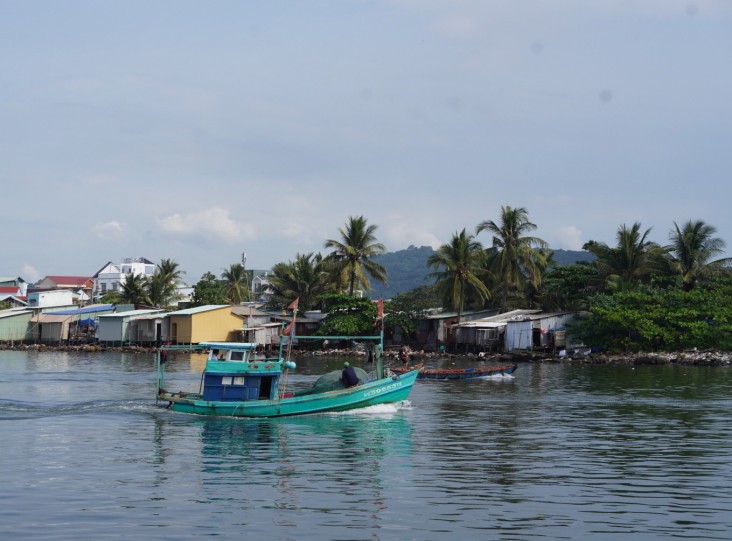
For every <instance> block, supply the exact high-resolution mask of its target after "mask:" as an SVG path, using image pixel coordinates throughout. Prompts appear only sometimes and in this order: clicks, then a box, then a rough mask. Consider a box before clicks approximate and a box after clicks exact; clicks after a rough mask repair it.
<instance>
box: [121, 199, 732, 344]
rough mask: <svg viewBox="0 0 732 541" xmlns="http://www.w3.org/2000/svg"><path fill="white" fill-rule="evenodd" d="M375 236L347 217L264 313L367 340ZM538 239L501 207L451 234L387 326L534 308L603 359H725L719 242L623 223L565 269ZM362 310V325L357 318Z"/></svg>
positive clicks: (162, 281) (203, 295) (243, 281)
mask: <svg viewBox="0 0 732 541" xmlns="http://www.w3.org/2000/svg"><path fill="white" fill-rule="evenodd" d="M377 229H378V228H377V226H376V225H374V224H369V223H368V221H367V219H366V218H365V217H363V216H353V217H349V218H348V220H347V222H346V224H345V226H344V227H342V228H340V229H339V230H338V233H339V235H338V236H337V237H335V238H332V239H327V240H325V241H324V244H323V247H324V248H325V249H326V250H329V252H327V253H325V254H321V253H315V252H311V253H307V254H296V256H295V259H294V260H291V261H287V262H280V263H277V264H276V265H274V266H273V268H272V272H271V274H270V275H268V277H267V278H268V283H269V286H268V287H269V290H268V292H267V293H268V298H269V305H270V307H271V308H274V309H284V308H285V307H287V306H289V305H290V303H292V302H293V301H294V300H295V299H299V310H300V311H306V310H310V309H321V310H323V311H324V312H326V313H327V314H328V315H327V318H326V319H327V321H326V325H324V327H325V328H327V329H331V330H332V331H335V330H337V329H345V328H348V329H349V333H355V334H359V333H361V334H369V333H373V329H372V328H369V326H370V325H371V323H370V318H371V316H372V314H371V311H372V308H369V309H368V310H366V308H365V306H370V305H368V303H366V304H364V303H363V301H362V300H359V299H360V295H357V294H358V293H359V292H362V293H364V294H365V296H366V298H367V299H368V292H369V291H370V289H371V284H372V281H376V282H380V283H387V280H388V276H387V273H386V269H385V268H384V267H383V266H382V265H381V264H379V263H377V262H376V261H374V259H375V258H376V257H377V256H379V255H382V254H384V253H385V252H386V247H385V246H384V245H383V244H382V243H381V242H379V240H378V238H377V236H376V232H377ZM536 229H537V226H536V224H534V223H533V222H532V221H531V220H530V218H529V213H528V211H527V209H525V208H514V207H510V206H502V207H501V210H500V214H499V215H498V216H497V218H496V219H489V220H485V221H483V222H481V223H479V224H477V225H476V226H475V227H474V228H473V229H472V230H469V229H468V228H463V229H461V230H460V231H456V232H455V233H454V234H453V235H452V238H451V239H450V240H449V241H448V242H447V243H445V244H444V245H442V246H440V247H439V248H438V249H437V250H436V251H435V253H434V254H432V255H431V256H430V257H429V258H428V261H427V268H426V269H425V274H426V275H427V276H428V277H429V279H430V282H431V285H429V286H425V287H420V288H418V289H416V290H414V291H410V292H406V293H398V294H396V295H395V296H394V297H393V298H392V299H390V300H389V301H388V302H387V303H386V305H385V314H386V318H385V325H387V327H388V326H390V325H391V326H394V325H397V324H398V325H399V327H400V328H401V329H402V330H403V331H404V332H405V333H407V334H408V335H409V334H410V333H414V332H416V321H417V320H418V319H419V318H420V317H422V316H423V315H424V314H425V312H426V311H427V310H428V309H430V308H435V307H442V308H444V309H448V310H454V311H455V312H456V314H457V319H458V320H460V319H461V318H462V317H463V314H464V313H465V311H466V310H476V309H482V308H497V309H499V310H501V311H507V310H511V309H516V308H540V309H544V310H548V311H581V312H584V313H586V314H589V317H583V318H580V319H579V320H578V321H576V322H575V323H573V324H572V332H573V333H575V335H576V336H577V337H580V338H581V339H583V340H584V341H585V343H587V344H592V345H597V346H598V347H601V348H603V349H606V350H620V351H627V350H633V349H639V350H640V349H649V348H666V349H679V348H683V347H700V348H706V347H717V348H725V349H728V346H729V345H730V344H728V342H729V341H730V340H731V339H730V336H732V333H730V330H731V328H730V325H732V318H731V317H729V316H728V314H727V310H726V309H725V306H727V305H732V303H729V302H726V301H727V299H729V298H730V296H729V293H731V292H732V286H731V285H730V284H732V278H731V274H730V267H729V264H730V259H729V258H724V257H720V256H721V255H722V254H723V253H724V249H725V243H724V241H723V240H722V239H720V238H718V237H716V229H715V228H714V227H713V226H711V225H709V224H707V223H705V222H704V221H701V220H689V221H688V222H686V223H684V224H681V225H679V224H676V223H674V224H673V227H672V228H671V229H670V231H669V235H668V239H669V242H668V244H666V245H660V244H657V243H654V242H652V241H650V240H649V236H650V232H651V229H650V228H648V229H644V228H643V227H642V226H641V224H640V223H638V222H636V223H633V224H631V225H627V224H623V225H620V226H619V228H618V230H617V233H616V243H615V244H614V245H607V244H605V243H602V242H598V241H593V240H590V241H589V242H587V243H585V245H584V246H583V249H584V250H586V251H588V252H589V253H591V254H592V255H593V259H592V260H591V261H589V262H580V263H576V264H573V265H564V266H562V265H557V264H556V263H555V262H554V261H553V259H552V250H551V249H550V248H549V246H548V244H547V243H546V242H545V241H544V240H542V239H541V238H539V237H537V236H535V235H534V232H535V231H536ZM481 238H484V239H486V240H487V241H486V242H485V243H483V242H481ZM179 275H180V272H179V270H178V269H177V265H176V264H175V263H174V262H173V261H170V260H163V261H162V262H161V264H160V265H158V267H157V269H156V271H155V275H154V276H153V277H152V278H150V279H147V278H144V277H143V278H140V277H135V276H128V279H127V282H126V283H125V285H124V286H123V289H122V291H121V292H120V294H121V296H122V298H125V299H127V300H131V299H135V300H136V301H139V302H135V304H145V305H150V306H165V304H166V303H168V302H170V301H171V300H172V297H171V290H172V289H174V288H172V284H174V283H175V281H176V280H178V279H179ZM249 295H250V288H249V279H248V277H247V273H246V271H245V269H244V268H243V266H242V265H240V264H234V265H231V267H230V268H229V269H227V270H225V271H224V272H223V273H222V275H221V277H220V278H217V277H216V276H215V275H213V274H212V273H210V272H209V273H206V274H205V275H204V276H203V277H202V278H201V280H200V281H199V282H198V283H197V284H196V285H195V286H194V293H193V302H194V304H219V303H222V304H223V303H231V304H239V303H241V302H244V301H247V300H249ZM349 298H350V300H348V299H349ZM364 311H366V312H368V313H369V316H368V317H360V316H359V317H356V314H357V313H362V312H364ZM374 317H375V316H374ZM328 318H331V319H330V320H328ZM338 318H344V319H343V321H340V322H339V321H337V319H338ZM354 322H359V323H358V324H356V323H354ZM359 325H360V327H359ZM357 327H358V328H357Z"/></svg>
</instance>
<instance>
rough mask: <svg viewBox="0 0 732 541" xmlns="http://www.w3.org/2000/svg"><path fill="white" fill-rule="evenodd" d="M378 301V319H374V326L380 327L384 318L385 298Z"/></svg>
mask: <svg viewBox="0 0 732 541" xmlns="http://www.w3.org/2000/svg"><path fill="white" fill-rule="evenodd" d="M374 302H375V303H376V310H377V314H376V321H374V327H378V326H379V325H380V324H381V323H382V322H383V320H384V299H379V300H378V301H374Z"/></svg>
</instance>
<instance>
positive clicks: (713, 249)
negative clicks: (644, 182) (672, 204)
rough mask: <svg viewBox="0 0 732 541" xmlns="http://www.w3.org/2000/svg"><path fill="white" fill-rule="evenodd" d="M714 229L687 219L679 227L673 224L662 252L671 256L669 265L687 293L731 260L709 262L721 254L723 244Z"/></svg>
mask: <svg viewBox="0 0 732 541" xmlns="http://www.w3.org/2000/svg"><path fill="white" fill-rule="evenodd" d="M716 232H717V229H716V228H715V227H713V226H711V225H708V224H706V223H704V222H703V221H702V220H696V221H691V220H689V221H688V222H686V223H685V224H684V226H683V227H682V228H679V226H678V224H677V223H676V222H674V229H672V230H671V233H670V235H669V239H670V240H671V244H670V245H669V246H667V247H666V249H667V250H668V251H669V253H670V254H671V264H672V266H673V267H674V268H675V269H676V271H677V272H678V273H679V274H680V275H681V277H682V278H683V280H684V290H685V291H691V290H692V289H694V287H696V284H697V282H698V280H699V279H701V278H704V277H706V276H709V275H710V274H713V273H714V272H715V271H718V270H719V269H720V268H721V267H723V266H724V265H727V264H729V263H730V262H731V261H732V258H729V257H725V258H721V259H716V260H713V261H710V260H711V259H712V258H714V257H715V256H718V255H720V254H722V253H724V248H725V242H724V241H723V240H722V239H720V238H717V237H715V236H714V234H715V233H716Z"/></svg>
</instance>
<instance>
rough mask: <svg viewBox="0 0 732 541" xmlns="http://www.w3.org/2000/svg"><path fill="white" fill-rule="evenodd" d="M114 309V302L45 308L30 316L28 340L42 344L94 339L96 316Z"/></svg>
mask: <svg viewBox="0 0 732 541" xmlns="http://www.w3.org/2000/svg"><path fill="white" fill-rule="evenodd" d="M115 310H116V307H115V305H114V304H93V305H90V306H85V307H82V308H79V307H74V308H71V309H66V310H58V309H53V310H46V311H42V312H38V313H36V314H35V315H34V316H33V317H32V318H31V329H30V340H32V341H33V342H40V343H44V344H63V343H80V342H82V343H88V342H92V341H94V338H95V336H94V334H95V331H96V328H97V322H98V318H99V317H100V316H102V315H103V314H110V313H112V312H114V311H115Z"/></svg>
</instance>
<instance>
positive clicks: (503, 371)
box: [392, 365, 517, 379]
mask: <svg viewBox="0 0 732 541" xmlns="http://www.w3.org/2000/svg"><path fill="white" fill-rule="evenodd" d="M516 368H517V366H515V365H512V366H497V367H493V368H446V369H437V368H421V369H419V373H418V374H417V379H476V378H490V377H497V376H508V375H511V374H513V373H514V371H515V370H516ZM392 371H393V372H395V373H405V372H406V370H404V369H393V368H392Z"/></svg>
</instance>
